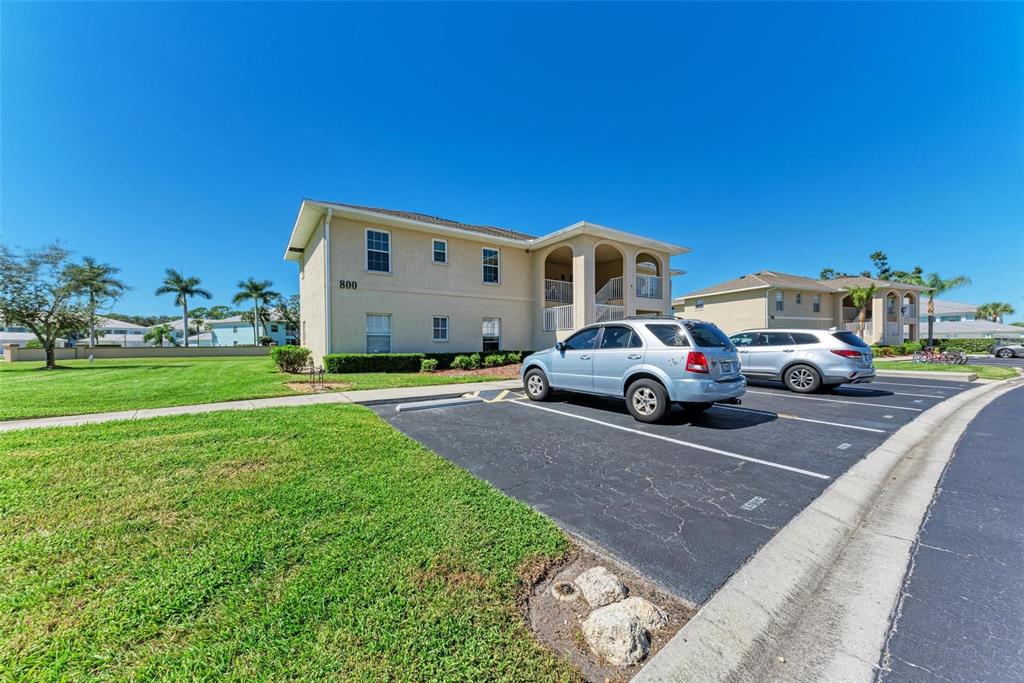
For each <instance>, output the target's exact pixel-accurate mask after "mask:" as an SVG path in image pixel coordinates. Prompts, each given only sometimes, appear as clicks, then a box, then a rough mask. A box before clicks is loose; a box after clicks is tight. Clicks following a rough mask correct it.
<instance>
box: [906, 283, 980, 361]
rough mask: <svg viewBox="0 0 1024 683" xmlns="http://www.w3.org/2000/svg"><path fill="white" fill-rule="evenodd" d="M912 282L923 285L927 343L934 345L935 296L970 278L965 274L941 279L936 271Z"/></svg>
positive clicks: (959, 285)
mask: <svg viewBox="0 0 1024 683" xmlns="http://www.w3.org/2000/svg"><path fill="white" fill-rule="evenodd" d="M914 284H917V285H921V286H922V287H924V293H925V294H927V295H928V345H929V346H935V336H934V326H935V297H936V296H938V295H939V294H944V293H945V292H948V291H949V290H951V289H956V288H957V287H964V286H966V285H969V284H971V278H969V277H967V276H966V275H957V276H956V277H951V278H949V279H948V280H943V279H942V278H941V277H940V276H939V274H938V273H928V275H927V277H924V278H920V282H915V283H914Z"/></svg>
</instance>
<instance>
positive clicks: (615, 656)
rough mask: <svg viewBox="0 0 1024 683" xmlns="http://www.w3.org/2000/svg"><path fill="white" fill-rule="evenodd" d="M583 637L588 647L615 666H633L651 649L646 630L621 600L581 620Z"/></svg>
mask: <svg viewBox="0 0 1024 683" xmlns="http://www.w3.org/2000/svg"><path fill="white" fill-rule="evenodd" d="M583 637H584V638H586V640H587V644H588V645H590V649H591V650H593V651H594V652H595V653H596V654H597V655H598V656H599V657H601V658H602V659H604V660H605V661H607V662H608V663H609V664H614V665H615V666H633V665H634V664H636V663H637V662H639V661H641V660H642V659H643V658H644V657H646V656H647V653H648V652H650V651H651V638H650V635H648V633H647V629H645V628H644V626H643V624H641V623H640V619H639V618H638V617H637V616H636V615H635V614H633V612H632V611H631V610H630V609H629V608H628V607H626V606H624V604H623V603H622V602H617V603H614V604H611V605H607V606H606V607H601V608H600V609H596V610H594V611H593V612H591V613H590V616H589V617H587V619H586V621H584V622H583Z"/></svg>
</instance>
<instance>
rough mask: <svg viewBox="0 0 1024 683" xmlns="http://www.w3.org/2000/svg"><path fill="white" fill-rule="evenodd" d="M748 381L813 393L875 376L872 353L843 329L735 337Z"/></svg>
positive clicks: (748, 332) (751, 333) (761, 332)
mask: <svg viewBox="0 0 1024 683" xmlns="http://www.w3.org/2000/svg"><path fill="white" fill-rule="evenodd" d="M730 340H731V341H732V343H733V344H735V345H736V349H737V351H738V352H739V356H740V370H741V371H742V372H743V375H744V376H745V377H746V378H747V379H759V380H779V381H782V382H783V383H784V384H785V385H786V387H787V388H788V389H789V390H790V391H796V392H798V393H801V394H809V393H811V392H815V391H819V390H821V389H822V388H826V387H836V386H839V385H841V384H861V383H864V382H870V381H871V380H872V379H873V378H874V376H875V366H874V364H873V358H872V354H871V348H870V347H869V346H868V345H867V344H865V343H864V341H863V340H862V339H861V338H860V337H858V336H857V335H855V334H854V333H853V332H846V331H842V330H838V331H837V330H834V329H833V330H805V329H791V330H775V329H772V330H768V329H764V330H760V329H759V330H745V331H743V332H740V333H739V334H734V335H733V336H732V337H730Z"/></svg>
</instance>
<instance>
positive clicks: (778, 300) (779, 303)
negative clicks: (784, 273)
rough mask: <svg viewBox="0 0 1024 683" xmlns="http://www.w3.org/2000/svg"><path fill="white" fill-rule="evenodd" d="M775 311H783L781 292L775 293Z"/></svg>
mask: <svg viewBox="0 0 1024 683" xmlns="http://www.w3.org/2000/svg"><path fill="white" fill-rule="evenodd" d="M775 310H776V311H783V310H785V304H784V303H783V299H782V292H775Z"/></svg>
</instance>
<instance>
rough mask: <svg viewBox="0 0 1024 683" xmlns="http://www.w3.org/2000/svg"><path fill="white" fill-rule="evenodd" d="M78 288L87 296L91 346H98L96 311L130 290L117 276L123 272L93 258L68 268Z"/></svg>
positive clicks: (89, 257)
mask: <svg viewBox="0 0 1024 683" xmlns="http://www.w3.org/2000/svg"><path fill="white" fill-rule="evenodd" d="M68 271H69V274H70V275H71V277H72V278H73V279H74V282H75V284H76V287H77V288H78V290H79V291H80V292H82V293H83V294H85V296H86V311H87V313H88V315H89V345H90V346H96V310H97V309H98V308H99V307H100V305H102V304H104V303H107V302H109V303H110V304H113V303H114V301H115V300H116V299H117V298H118V297H119V296H121V294H123V293H124V292H125V291H127V290H128V285H126V284H125V283H124V282H122V281H121V280H118V279H117V278H116V277H114V276H115V275H117V274H118V273H120V272H121V269H120V268H116V267H114V266H112V265H110V264H109V263H97V262H96V259H94V258H93V257H92V256H86V257H85V258H83V259H82V262H81V263H79V264H76V265H73V266H71V267H70V268H68Z"/></svg>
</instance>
